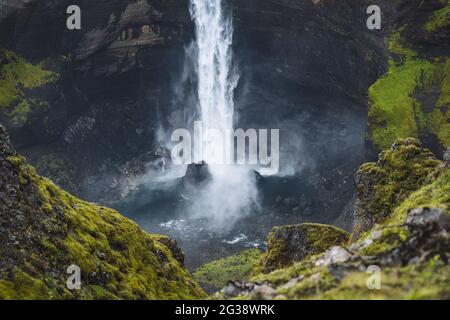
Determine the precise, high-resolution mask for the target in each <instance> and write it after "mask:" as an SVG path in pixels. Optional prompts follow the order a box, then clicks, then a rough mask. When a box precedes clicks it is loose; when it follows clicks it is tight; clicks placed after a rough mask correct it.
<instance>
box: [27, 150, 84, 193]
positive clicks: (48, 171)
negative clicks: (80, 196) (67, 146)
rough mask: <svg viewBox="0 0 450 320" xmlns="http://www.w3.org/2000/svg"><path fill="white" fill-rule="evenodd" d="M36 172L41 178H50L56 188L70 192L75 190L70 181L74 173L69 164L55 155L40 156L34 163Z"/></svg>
mask: <svg viewBox="0 0 450 320" xmlns="http://www.w3.org/2000/svg"><path fill="white" fill-rule="evenodd" d="M35 167H36V170H37V172H38V173H39V174H41V175H42V176H45V177H48V178H50V179H51V180H52V181H53V182H55V183H56V184H57V185H58V186H64V187H65V188H69V189H70V190H75V186H74V185H73V183H72V181H73V179H74V172H73V170H71V166H70V165H69V163H67V162H66V161H64V159H62V158H61V157H59V156H58V155H56V154H52V153H50V154H46V155H43V156H41V157H40V158H39V159H38V160H37V162H36V166H35Z"/></svg>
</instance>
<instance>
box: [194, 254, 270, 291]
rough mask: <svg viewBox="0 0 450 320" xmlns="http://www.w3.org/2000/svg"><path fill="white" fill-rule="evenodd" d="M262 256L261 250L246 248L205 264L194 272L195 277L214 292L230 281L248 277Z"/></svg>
mask: <svg viewBox="0 0 450 320" xmlns="http://www.w3.org/2000/svg"><path fill="white" fill-rule="evenodd" d="M260 257H261V251H259V250H258V249H250V250H244V251H242V252H240V253H238V254H236V255H232V256H229V257H226V258H223V259H219V260H215V261H211V262H209V263H206V264H204V265H203V266H201V267H200V268H198V269H197V270H196V271H195V272H194V279H195V280H197V281H198V282H199V283H200V284H201V285H202V286H204V287H205V288H206V289H208V291H211V292H214V291H217V290H219V289H221V288H223V287H224V286H225V285H226V284H227V283H228V282H229V281H241V280H246V279H248V278H249V277H250V275H251V273H252V270H253V267H254V265H255V264H256V263H257V262H258V261H259V259H260Z"/></svg>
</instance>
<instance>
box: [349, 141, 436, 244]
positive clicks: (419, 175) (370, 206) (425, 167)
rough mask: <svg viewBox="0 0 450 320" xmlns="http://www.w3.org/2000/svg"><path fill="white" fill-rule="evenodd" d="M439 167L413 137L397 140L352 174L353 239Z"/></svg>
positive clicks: (382, 217)
mask: <svg viewBox="0 0 450 320" xmlns="http://www.w3.org/2000/svg"><path fill="white" fill-rule="evenodd" d="M440 166H442V163H441V162H440V161H438V160H437V159H436V157H435V156H434V154H433V153H432V152H431V151H429V150H427V149H422V148H421V145H420V142H419V141H418V140H416V139H412V138H410V139H405V140H398V141H397V142H396V143H394V144H393V145H392V147H391V148H390V149H389V150H386V151H384V152H382V153H381V154H380V156H379V159H378V162H376V163H367V164H364V165H363V166H362V167H361V168H360V169H359V171H358V172H357V173H356V177H355V182H356V203H355V226H354V229H353V238H354V239H357V238H359V237H360V236H361V235H362V234H363V233H364V232H366V231H368V230H370V229H372V228H373V226H374V225H375V224H376V223H381V222H383V220H384V219H386V218H387V217H388V216H389V215H390V214H391V212H392V208H394V207H395V206H396V205H398V204H399V203H400V202H402V201H403V200H404V199H406V198H407V197H408V196H409V195H410V194H411V193H412V192H413V191H415V190H417V189H418V188H419V187H420V186H423V185H425V184H427V183H429V182H430V181H431V179H432V178H433V174H434V173H436V171H437V169H438V167H440Z"/></svg>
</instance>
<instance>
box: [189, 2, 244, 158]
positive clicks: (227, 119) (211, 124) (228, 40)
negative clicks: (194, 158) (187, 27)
mask: <svg viewBox="0 0 450 320" xmlns="http://www.w3.org/2000/svg"><path fill="white" fill-rule="evenodd" d="M190 14H191V17H192V19H193V21H194V23H195V30H196V45H197V54H198V57H197V76H198V98H199V107H200V112H201V117H202V119H201V120H202V124H203V132H206V131H207V130H210V129H213V130H217V131H218V132H220V133H222V134H224V133H225V132H226V131H227V130H230V129H232V128H233V113H234V102H233V92H234V89H235V88H236V85H237V78H238V77H237V76H236V75H235V73H234V71H233V69H232V48H231V46H232V42H233V25H232V20H231V16H226V15H225V14H224V10H223V7H222V0H191V5H190ZM223 143H224V141H220V140H219V139H218V138H217V137H216V138H214V137H211V139H209V141H207V142H206V143H205V145H204V146H203V155H202V159H203V160H205V161H206V162H207V163H210V164H213V163H217V162H220V160H221V159H218V157H220V156H221V155H222V151H223V150H221V149H222V148H223ZM219 148H220V149H219Z"/></svg>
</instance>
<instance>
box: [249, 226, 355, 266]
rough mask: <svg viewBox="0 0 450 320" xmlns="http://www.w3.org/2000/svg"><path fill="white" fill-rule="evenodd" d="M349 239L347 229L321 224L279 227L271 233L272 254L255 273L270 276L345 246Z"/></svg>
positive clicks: (263, 260) (263, 259)
mask: <svg viewBox="0 0 450 320" xmlns="http://www.w3.org/2000/svg"><path fill="white" fill-rule="evenodd" d="M349 236H350V235H349V233H347V232H346V231H344V230H341V229H339V228H336V227H332V226H327V225H321V224H309V223H305V224H300V225H291V226H284V227H275V228H273V229H272V231H271V232H270V234H269V239H268V251H267V253H265V254H264V255H263V256H262V258H261V260H260V262H259V264H258V265H257V266H256V267H255V271H254V273H255V274H256V273H269V272H271V271H274V270H276V269H280V268H283V267H287V266H290V265H292V264H293V263H294V262H299V261H302V260H303V259H305V258H307V257H309V256H312V255H315V254H319V253H322V252H324V251H326V250H327V249H329V248H331V247H333V246H339V245H343V244H345V243H346V242H347V241H348V240H349Z"/></svg>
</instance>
